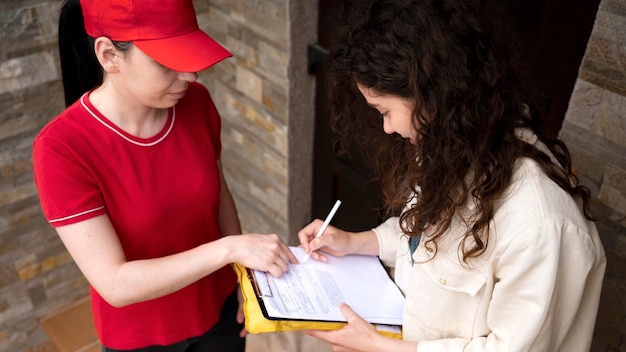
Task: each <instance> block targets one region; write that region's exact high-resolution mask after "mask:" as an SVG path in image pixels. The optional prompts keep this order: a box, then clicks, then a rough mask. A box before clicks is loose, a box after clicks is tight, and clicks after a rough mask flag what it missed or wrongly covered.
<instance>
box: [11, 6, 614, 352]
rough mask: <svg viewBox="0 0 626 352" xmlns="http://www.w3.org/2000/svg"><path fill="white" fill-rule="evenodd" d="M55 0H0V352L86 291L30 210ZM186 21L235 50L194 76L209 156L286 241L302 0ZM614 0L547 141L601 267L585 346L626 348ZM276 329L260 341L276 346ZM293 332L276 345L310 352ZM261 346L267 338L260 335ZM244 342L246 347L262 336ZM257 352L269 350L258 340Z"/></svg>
mask: <svg viewBox="0 0 626 352" xmlns="http://www.w3.org/2000/svg"><path fill="white" fill-rule="evenodd" d="M61 3H62V1H61V0H47V1H46V0H2V1H1V2H0V48H1V49H0V352H2V351H53V350H54V348H53V347H52V346H50V343H49V341H48V338H47V336H46V334H45V332H44V331H43V330H42V329H41V327H40V326H39V323H38V318H39V317H40V316H42V315H44V314H45V313H47V312H50V311H52V310H54V309H55V308H57V307H59V306H61V305H64V304H66V303H68V302H71V301H74V300H76V299H78V298H80V297H82V296H84V295H86V294H88V283H87V282H86V281H85V279H84V277H83V276H82V275H81V274H80V272H79V271H78V269H77V267H76V265H75V264H74V263H73V261H72V259H71V258H70V256H69V255H68V254H67V252H66V251H65V249H64V247H63V245H62V243H61V242H60V240H59V239H58V236H57V235H56V233H55V232H54V230H52V229H51V228H50V226H49V225H48V224H47V222H46V221H45V219H44V218H43V216H42V214H41V210H40V207H39V200H38V198H37V193H36V188H35V186H34V183H33V177H32V161H31V144H32V140H33V138H34V136H35V135H36V134H37V132H38V131H39V130H40V129H41V127H42V126H43V125H44V124H45V123H46V122H47V121H49V120H50V119H51V118H53V117H54V116H55V115H56V114H58V113H59V112H60V111H62V109H63V108H64V104H63V93H62V86H61V82H60V68H59V59H58V52H57V38H56V34H57V32H56V31H57V18H58V17H57V16H58V11H59V8H60V6H61ZM194 4H195V6H196V10H197V13H198V21H199V24H200V26H201V28H203V29H204V30H206V31H207V32H209V33H211V35H212V36H214V37H215V39H217V40H218V41H220V42H221V43H222V44H224V45H225V46H226V47H227V48H228V49H230V50H231V51H232V53H233V54H234V57H233V58H230V59H227V60H225V61H224V62H222V63H220V64H219V65H217V66H215V67H213V68H211V69H209V70H207V71H204V72H202V73H201V74H200V81H201V82H202V83H204V84H205V85H206V86H207V87H209V89H210V91H211V92H212V94H213V97H214V100H215V101H216V104H217V106H218V110H219V111H220V113H221V114H222V116H223V119H224V121H223V131H222V132H223V133H222V139H223V144H224V152H223V156H222V163H223V166H224V170H225V173H226V177H227V179H228V181H229V185H230V187H231V190H232V191H233V194H234V195H235V200H236V202H237V206H238V208H239V211H240V216H241V218H242V223H243V226H244V232H245V231H249V232H258V233H278V234H280V235H281V236H282V237H283V238H284V239H285V240H286V241H288V242H291V243H293V242H294V235H295V232H294V231H296V230H297V229H298V228H299V227H300V226H301V225H303V224H304V223H306V222H307V221H308V220H310V219H309V218H308V217H309V216H310V214H309V213H308V211H309V208H310V198H311V193H310V190H309V188H310V180H311V176H310V175H311V174H312V170H311V169H310V164H311V158H312V156H311V148H312V142H311V138H312V120H313V115H312V111H313V108H312V94H313V92H314V89H313V88H314V86H313V84H314V83H313V80H312V78H311V77H308V76H307V75H306V58H305V57H306V55H305V53H306V44H308V43H311V42H314V41H315V32H316V30H315V26H316V22H315V21H314V20H313V21H312V20H310V18H311V17H315V13H316V12H315V11H317V10H316V2H315V1H310V2H309V1H295V0H291V1H290V0H194ZM625 115H626V1H625V0H603V1H602V2H601V5H600V9H599V12H598V14H597V18H596V23H595V26H594V30H593V33H592V35H591V38H590V41H589V44H588V47H587V51H586V54H585V57H584V59H583V62H582V65H581V68H580V73H579V79H578V82H577V84H576V87H575V89H574V92H573V94H572V98H571V101H570V107H569V110H568V113H567V115H566V119H565V121H564V123H563V128H562V130H561V132H560V136H561V137H562V138H563V139H564V140H565V141H566V142H567V143H568V146H569V147H570V149H571V151H572V153H573V158H574V165H575V167H576V170H577V173H578V176H579V178H580V179H581V181H582V182H583V183H584V184H586V185H588V186H589V188H590V189H591V191H592V195H593V197H594V210H595V212H596V214H597V215H598V218H599V221H598V227H599V229H600V232H601V235H602V239H603V243H604V245H605V249H606V252H607V257H608V268H607V274H606V278H605V283H604V290H603V294H602V301H601V304H600V310H599V315H598V322H597V326H596V334H595V338H594V343H593V346H592V351H594V352H595V351H598V352H599V351H626V337H625V336H626V318H625V317H626V301H625V300H624V297H626V280H625V277H626V269H625V268H626V231H625V227H626V122H625V121H626V119H625V117H626V116H625ZM281 336H286V335H276V336H274V337H273V340H276V341H279V340H281V341H282V340H283V338H282V337H281ZM297 339H298V338H297V337H294V338H292V339H287V340H285V341H284V342H281V344H282V345H283V346H291V347H289V348H288V350H291V349H293V350H301V351H305V350H309V351H321V350H322V349H321V347H319V346H317V345H314V342H311V341H300V342H297V341H296V340H297ZM269 340H272V339H269ZM269 340H262V339H259V338H258V337H254V338H252V339H251V341H254V342H255V345H256V346H261V345H260V344H262V343H269V345H268V346H270V345H273V346H276V343H272V342H268V341H269ZM266 350H272V349H271V348H270V347H268V349H266Z"/></svg>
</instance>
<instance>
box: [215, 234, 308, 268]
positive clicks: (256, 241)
mask: <svg viewBox="0 0 626 352" xmlns="http://www.w3.org/2000/svg"><path fill="white" fill-rule="evenodd" d="M225 239H228V240H229V241H230V243H231V245H230V251H231V258H232V260H230V261H231V262H237V263H240V264H242V265H244V266H245V267H247V268H250V269H255V270H261V271H265V272H269V273H270V274H272V276H274V277H279V276H281V275H282V274H283V273H284V272H285V271H287V270H288V269H289V263H291V264H297V263H298V259H296V256H295V255H294V254H293V253H292V252H291V250H290V249H289V246H287V244H285V242H283V241H282V240H281V239H280V237H279V236H278V235H276V234H267V235H265V234H243V235H232V236H227V237H225Z"/></svg>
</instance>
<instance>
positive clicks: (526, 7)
mask: <svg viewBox="0 0 626 352" xmlns="http://www.w3.org/2000/svg"><path fill="white" fill-rule="evenodd" d="M477 1H480V4H481V6H484V7H485V10H486V11H488V12H490V13H493V17H494V18H498V19H500V20H501V24H506V28H508V30H509V31H510V32H511V34H512V35H513V37H514V38H516V39H515V40H514V41H513V42H514V43H516V45H517V46H518V50H519V51H520V53H521V55H520V56H521V58H522V59H523V62H522V65H523V67H524V68H525V69H527V74H528V75H529V77H531V79H532V80H533V81H534V83H535V85H536V87H537V93H536V94H538V95H539V96H540V97H541V99H542V101H543V102H545V104H544V106H543V108H544V109H545V113H546V118H545V119H544V120H543V121H542V127H543V128H544V130H545V131H546V132H547V133H548V134H549V135H551V136H556V135H558V132H559V130H560V129H561V124H562V122H563V119H564V116H565V112H566V111H567V105H568V102H569V98H570V95H571V92H572V90H573V87H574V83H575V81H576V78H577V76H578V68H579V66H580V63H581V60H582V57H583V54H584V51H585V48H586V45H587V41H588V39H589V35H590V33H591V29H592V27H593V22H594V20H595V14H596V12H597V9H598V4H599V0H477ZM367 4H368V1H363V0H319V16H320V17H319V28H318V38H319V40H318V43H317V44H316V45H313V46H311V48H310V49H311V50H310V59H311V60H312V61H311V71H312V73H314V74H315V75H316V78H317V89H316V117H315V119H316V120H315V145H314V165H313V170H314V175H313V206H312V208H313V209H312V214H313V217H315V218H324V217H325V216H326V214H327V213H328V211H329V210H330V208H331V207H332V205H333V203H334V201H335V199H341V200H342V201H343V203H344V204H343V205H342V207H341V208H340V209H339V211H338V212H337V215H336V216H335V218H334V221H333V225H336V226H339V227H341V228H344V229H346V230H351V231H361V230H366V229H369V228H371V227H374V226H376V225H377V224H379V223H380V222H381V221H382V213H381V212H380V211H379V209H380V205H381V203H382V202H381V195H380V190H379V187H377V185H376V184H374V183H371V182H369V180H370V174H369V172H368V170H367V168H366V167H365V166H364V165H363V164H361V163H359V160H360V158H359V157H358V156H355V157H353V158H351V159H346V158H338V157H336V155H334V153H333V148H332V144H331V143H332V132H331V130H330V125H329V111H328V104H327V98H326V87H325V74H326V72H325V60H326V56H325V53H326V51H327V49H328V48H330V46H331V44H332V42H333V40H334V38H333V34H335V33H336V32H337V31H336V29H337V28H338V27H339V26H341V25H343V24H344V23H346V22H347V21H349V20H350V18H351V16H357V15H358V14H359V13H362V11H363V10H365V8H366V7H367ZM503 28H504V27H503Z"/></svg>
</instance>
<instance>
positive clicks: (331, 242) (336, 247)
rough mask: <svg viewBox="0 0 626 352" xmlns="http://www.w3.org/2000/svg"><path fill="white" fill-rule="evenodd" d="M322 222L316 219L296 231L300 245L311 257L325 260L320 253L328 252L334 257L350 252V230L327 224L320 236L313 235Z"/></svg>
mask: <svg viewBox="0 0 626 352" xmlns="http://www.w3.org/2000/svg"><path fill="white" fill-rule="evenodd" d="M323 223H324V222H323V221H322V220H319V219H316V220H314V221H313V222H311V223H310V224H308V225H307V226H305V227H304V228H303V229H302V230H300V231H299V232H298V238H299V239H300V245H301V246H302V248H304V251H305V252H306V253H309V254H310V255H311V257H312V258H314V259H316V260H321V261H327V260H328V258H327V257H326V256H325V255H324V254H323V253H322V252H324V253H328V254H330V255H334V256H335V257H342V256H344V255H347V254H351V253H352V252H351V250H350V239H351V236H350V235H351V234H352V233H351V232H347V231H343V230H340V229H338V228H336V227H334V226H328V227H327V228H326V230H324V233H323V235H322V236H320V237H315V235H316V234H317V231H318V230H319V228H320V227H322V224H323Z"/></svg>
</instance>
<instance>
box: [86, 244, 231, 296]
mask: <svg viewBox="0 0 626 352" xmlns="http://www.w3.org/2000/svg"><path fill="white" fill-rule="evenodd" d="M230 242H232V241H230V238H229V237H226V238H221V239H219V240H216V241H213V242H210V243H207V244H203V245H201V246H198V247H196V248H193V249H190V250H187V251H184V252H181V253H177V254H173V255H169V256H165V257H160V258H154V259H144V260H135V261H127V262H123V263H120V264H119V265H118V266H112V268H114V270H113V271H112V272H110V273H109V274H107V275H105V276H106V278H105V279H102V278H95V277H91V278H90V280H89V281H90V282H91V283H92V285H93V286H94V288H95V289H96V290H97V291H98V292H99V293H100V295H102V297H103V298H104V299H105V300H107V302H109V303H110V304H111V305H114V306H118V307H119V306H125V305H129V304H133V303H138V302H142V301H147V300H150V299H155V298H159V297H162V296H165V295H168V294H171V293H173V292H176V291H178V290H180V289H182V288H184V287H186V286H188V285H190V284H192V283H193V282H196V281H198V280H200V279H201V278H203V277H205V276H207V275H209V274H211V273H213V272H214V271H217V270H219V269H220V268H222V267H223V266H225V265H227V264H229V263H230V262H231V261H232V260H231V259H230V258H231V256H232V251H231V250H230V249H229V244H228V243H230Z"/></svg>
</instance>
